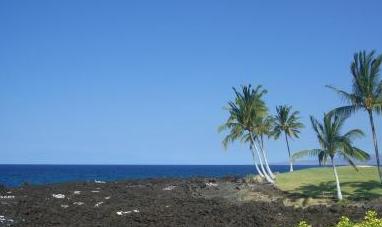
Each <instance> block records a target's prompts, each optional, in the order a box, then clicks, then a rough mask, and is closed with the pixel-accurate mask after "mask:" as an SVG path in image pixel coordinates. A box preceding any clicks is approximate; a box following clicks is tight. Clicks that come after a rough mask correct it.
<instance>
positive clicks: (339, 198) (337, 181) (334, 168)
mask: <svg viewBox="0 0 382 227" xmlns="http://www.w3.org/2000/svg"><path fill="white" fill-rule="evenodd" d="M332 166H333V171H334V177H335V178H336V185H337V198H338V200H342V193H341V187H340V181H339V180H338V175H337V169H336V166H335V165H334V160H333V158H332Z"/></svg>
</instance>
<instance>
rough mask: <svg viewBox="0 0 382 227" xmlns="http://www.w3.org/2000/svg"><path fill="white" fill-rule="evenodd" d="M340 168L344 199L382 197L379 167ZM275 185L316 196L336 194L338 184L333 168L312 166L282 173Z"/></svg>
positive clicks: (284, 189) (338, 169)
mask: <svg viewBox="0 0 382 227" xmlns="http://www.w3.org/2000/svg"><path fill="white" fill-rule="evenodd" d="M358 170H359V171H358V172H357V171H356V170H354V169H353V168H352V167H349V166H346V167H345V166H344V167H338V168H337V172H338V175H339V176H338V177H339V179H340V184H341V189H342V193H343V195H344V198H347V199H351V200H358V199H367V198H373V197H378V196H382V185H381V184H380V183H379V181H378V173H377V168H376V167H367V168H358ZM276 185H277V186H278V187H279V188H280V189H281V190H283V191H287V192H289V193H292V194H298V195H303V196H309V197H313V198H323V197H328V196H330V197H334V196H335V195H336V184H335V178H334V174H333V169H332V168H331V167H321V168H311V169H304V170H298V171H294V172H292V173H282V174H279V175H278V176H277V179H276Z"/></svg>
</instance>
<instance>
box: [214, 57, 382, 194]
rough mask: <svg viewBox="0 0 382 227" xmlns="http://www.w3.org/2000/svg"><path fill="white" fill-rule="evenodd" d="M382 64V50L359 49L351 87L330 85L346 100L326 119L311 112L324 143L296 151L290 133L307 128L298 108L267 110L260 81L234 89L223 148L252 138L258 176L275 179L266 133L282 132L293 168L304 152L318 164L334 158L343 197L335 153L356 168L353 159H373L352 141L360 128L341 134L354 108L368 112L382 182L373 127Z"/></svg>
mask: <svg viewBox="0 0 382 227" xmlns="http://www.w3.org/2000/svg"><path fill="white" fill-rule="evenodd" d="M381 63H382V55H378V56H376V54H375V51H371V52H366V51H361V52H358V53H356V54H354V60H353V62H352V63H351V67H350V68H351V74H352V76H353V88H352V92H350V93H349V92H346V91H343V90H339V89H336V88H334V87H332V86H327V87H329V88H330V89H333V90H334V91H335V92H336V93H338V94H339V95H340V96H341V97H342V98H343V100H345V101H346V103H347V105H345V106H341V107H338V108H335V109H334V110H332V111H329V112H328V113H324V117H323V121H322V122H320V121H318V120H317V119H315V118H314V117H312V116H311V117H310V120H311V124H312V128H313V130H314V132H315V134H316V136H317V139H318V142H319V145H320V148H317V149H309V150H303V151H299V152H296V153H295V154H293V155H292V154H291V150H290V146H289V140H288V138H298V137H299V134H300V129H301V128H303V127H304V125H303V124H302V123H301V122H300V117H299V112H298V111H292V107H291V106H287V105H283V106H278V107H276V114H275V115H273V116H272V115H269V112H268V108H267V106H266V104H265V102H264V100H263V96H264V95H265V94H266V93H267V91H266V90H265V89H263V88H262V86H257V87H255V88H253V87H252V86H251V85H246V86H242V87H241V90H240V91H238V90H236V89H235V88H233V90H234V93H235V98H234V100H233V101H230V102H229V103H228V106H227V108H226V109H227V110H228V112H229V117H228V119H227V121H226V122H225V123H224V124H223V125H222V126H220V127H219V131H228V133H227V135H226V137H225V138H224V140H223V145H224V147H225V148H227V146H228V144H230V143H232V142H234V141H236V140H240V141H241V142H245V143H248V144H249V150H250V151H251V154H252V158H253V161H254V165H255V167H256V170H257V172H258V174H259V176H261V177H263V178H264V179H266V181H268V182H270V183H274V179H275V175H274V174H273V173H272V170H271V168H270V167H269V164H268V158H267V153H266V150H265V147H264V137H266V138H275V139H278V138H280V136H284V138H285V142H286V145H287V151H288V155H289V162H290V171H291V172H292V171H293V162H294V160H296V159H298V158H301V157H304V156H314V157H318V160H319V163H320V165H321V164H327V162H328V160H330V162H331V165H332V167H333V173H334V176H335V179H336V186H337V197H338V199H340V200H341V199H342V193H341V188H340V183H339V179H338V174H337V170H336V165H335V161H334V160H335V157H336V156H338V157H340V158H342V159H344V160H345V161H347V162H348V163H349V164H350V165H351V166H353V167H354V168H356V165H355V162H354V160H361V161H364V160H368V159H369V154H368V153H367V152H365V151H363V150H361V149H360V148H358V147H356V146H354V145H353V141H354V139H356V138H359V137H362V136H364V133H363V132H362V131H361V130H360V129H353V130H349V131H348V132H345V133H342V128H343V125H344V123H345V120H346V119H347V118H348V117H350V115H351V114H353V113H355V112H356V111H358V110H364V111H366V112H367V113H368V115H369V120H370V125H371V132H372V137H373V145H374V149H375V155H376V161H377V167H378V168H377V169H378V174H379V177H380V180H381V182H382V171H381V167H380V160H379V153H378V152H379V151H378V142H377V135H376V130H375V126H374V113H378V114H379V113H382V81H381V79H380V65H381Z"/></svg>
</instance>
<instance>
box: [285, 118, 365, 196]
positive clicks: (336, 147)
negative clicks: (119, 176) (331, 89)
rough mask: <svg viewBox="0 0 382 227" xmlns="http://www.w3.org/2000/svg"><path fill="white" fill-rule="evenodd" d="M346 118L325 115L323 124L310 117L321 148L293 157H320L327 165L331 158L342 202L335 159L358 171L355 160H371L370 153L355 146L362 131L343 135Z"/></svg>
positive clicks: (356, 130)
mask: <svg viewBox="0 0 382 227" xmlns="http://www.w3.org/2000/svg"><path fill="white" fill-rule="evenodd" d="M346 117H347V116H345V115H337V114H335V115H333V114H324V120H323V122H322V123H320V122H318V121H317V120H316V119H314V118H313V117H310V120H311V122H312V127H313V130H314V131H315V133H316V135H317V138H318V142H319V144H320V148H317V149H311V150H304V151H300V152H297V153H295V154H294V155H293V158H294V159H297V158H300V157H304V156H314V157H316V156H319V157H320V162H322V163H326V162H327V159H328V158H330V161H331V164H332V167H333V172H334V177H335V179H336V186H337V198H338V199H339V200H342V193H341V187H340V182H339V179H338V174H337V169H336V165H335V163H334V157H335V156H339V157H341V158H343V159H344V160H345V161H347V162H348V163H349V164H350V165H351V166H353V167H354V168H355V169H356V170H357V167H356V165H355V163H354V162H353V159H356V160H367V159H369V154H368V153H366V152H365V151H363V150H361V149H359V148H357V147H355V146H353V140H354V139H355V138H358V137H362V136H363V135H364V134H363V132H362V131H361V130H360V129H353V130H350V131H348V132H346V133H345V134H341V129H342V127H343V125H344V122H345V120H346Z"/></svg>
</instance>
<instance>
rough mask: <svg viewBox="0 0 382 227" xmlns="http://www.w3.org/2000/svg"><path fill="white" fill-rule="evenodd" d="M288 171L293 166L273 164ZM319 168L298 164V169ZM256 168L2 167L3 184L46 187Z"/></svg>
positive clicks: (222, 173) (231, 173) (238, 173)
mask: <svg viewBox="0 0 382 227" xmlns="http://www.w3.org/2000/svg"><path fill="white" fill-rule="evenodd" d="M270 167H271V169H272V171H274V172H280V173H283V172H288V171H289V165H271V166H270ZM312 167H317V165H295V166H294V169H295V170H300V169H306V168H312ZM255 173H256V169H255V167H254V166H253V165H118V164H117V165H110V164H97V165H94V164H0V184H2V185H5V186H7V187H18V186H20V185H22V184H31V185H45V184H57V183H67V182H92V181H95V180H102V181H118V180H132V179H147V178H190V177H224V176H238V177H244V176H246V175H248V174H255Z"/></svg>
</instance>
